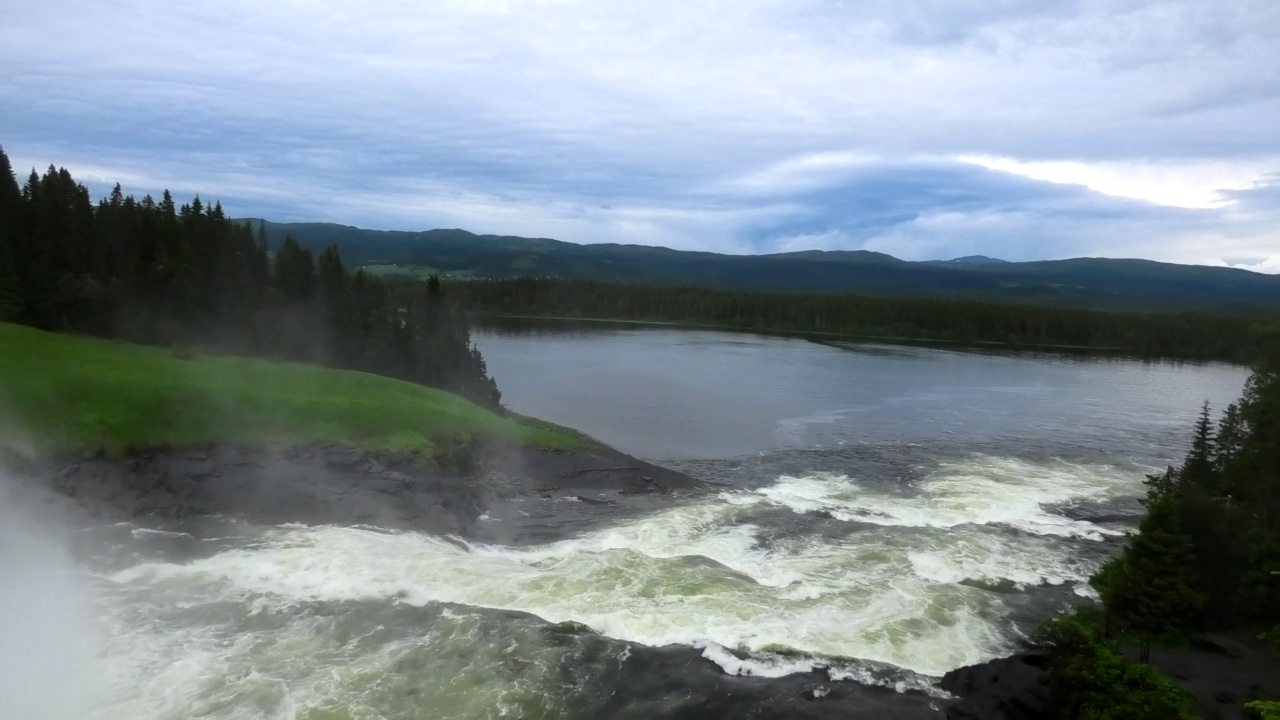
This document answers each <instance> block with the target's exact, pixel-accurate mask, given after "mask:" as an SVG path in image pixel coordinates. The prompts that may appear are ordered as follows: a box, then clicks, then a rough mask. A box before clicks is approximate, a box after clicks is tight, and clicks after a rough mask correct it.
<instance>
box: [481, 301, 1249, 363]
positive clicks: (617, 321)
mask: <svg viewBox="0 0 1280 720" xmlns="http://www.w3.org/2000/svg"><path fill="white" fill-rule="evenodd" d="M471 317H472V319H473V320H474V321H475V327H476V328H477V329H485V328H486V325H485V323H486V321H490V322H492V321H498V322H502V321H519V322H546V323H560V324H573V323H581V324H589V325H617V326H623V327H647V328H666V329H672V330H711V331H717V332H727V333H737V334H746V335H760V336H764V337H780V338H794V339H798V340H808V341H809V342H813V343H817V344H819V345H831V346H833V347H840V343H855V344H882V345H901V346H906V347H925V348H936V349H940V350H951V351H954V352H979V353H980V352H1009V353H1022V352H1030V353H1044V354H1052V355H1074V356H1085V357H1089V356H1093V357H1104V358H1129V359H1136V360H1159V361H1162V362H1173V363H1205V364H1207V363H1224V364H1227V365H1237V366H1241V367H1244V366H1247V363H1237V362H1232V361H1230V360H1219V359H1211V358H1201V357H1185V356H1177V355H1144V354H1141V353H1137V352H1134V351H1131V350H1126V349H1124V348H1120V347H1093V346H1088V345H1040V344H1010V343H1005V342H996V341H974V342H961V341H958V340H945V339H941V338H903V337H893V336H885V335H857V334H848V333H833V332H819V331H808V330H770V329H761V328H748V327H739V326H736V325H714V324H705V323H691V322H674V321H667V320H629V319H623V318H594V317H565V316H557V315H508V314H493V313H481V312H475V313H472V314H471ZM489 327H492V325H490V326H489Z"/></svg>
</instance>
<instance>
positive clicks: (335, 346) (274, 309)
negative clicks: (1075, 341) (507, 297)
mask: <svg viewBox="0 0 1280 720" xmlns="http://www.w3.org/2000/svg"><path fill="white" fill-rule="evenodd" d="M403 292H409V291H408V290H405V291H403ZM418 294H419V295H420V296H421V297H420V298H417V299H415V300H414V301H413V303H411V305H412V307H413V310H412V311H411V312H408V313H406V312H404V311H403V308H404V307H405V306H406V305H405V304H403V303H402V301H401V299H400V298H396V297H393V296H392V295H391V293H390V292H389V291H388V289H387V287H386V285H385V284H384V283H382V282H381V281H378V280H376V279H374V278H370V277H368V276H366V275H364V274H363V273H357V274H356V275H355V276H354V277H353V276H352V275H351V274H350V273H348V272H347V270H346V268H345V267H344V265H343V261H342V258H341V256H340V255H339V253H338V250H337V248H336V247H332V248H329V249H327V250H326V251H325V252H324V253H322V254H321V256H320V259H319V263H317V262H316V260H315V259H314V257H313V255H312V254H311V251H310V250H309V249H307V248H305V247H303V246H302V245H300V244H299V243H297V242H296V241H294V240H293V239H292V238H286V239H285V241H284V242H283V243H281V245H280V248H279V250H278V251H277V252H276V254H275V256H274V258H272V257H271V256H269V254H268V245H267V238H266V234H265V230H264V228H262V227H261V226H259V228H258V231H257V233H256V234H255V232H254V229H253V227H252V226H251V225H249V224H247V223H246V224H236V223H234V222H232V221H231V220H229V219H228V218H227V217H226V215H225V213H224V211H223V209H222V205H221V204H220V203H214V204H213V205H212V206H209V205H208V204H206V203H205V202H203V201H202V200H201V199H200V198H199V197H196V198H195V199H193V200H192V201H191V203H190V204H186V205H183V206H181V207H177V205H176V203H175V202H174V200H173V197H172V196H171V195H170V194H169V192H168V191H165V193H164V195H163V198H162V199H161V201H160V202H159V203H157V202H155V201H154V200H153V199H152V198H151V197H150V196H148V197H146V198H143V199H142V200H141V201H139V200H136V199H134V198H133V197H129V196H126V195H125V194H124V192H123V190H122V189H121V188H120V186H119V185H117V186H115V188H114V189H113V190H112V192H111V194H110V196H109V197H107V198H104V199H103V200H102V201H101V202H99V203H98V204H97V205H96V207H95V206H94V205H93V203H92V202H91V201H90V198H89V192H88V190H86V189H85V188H84V186H82V185H79V184H78V183H76V182H75V180H74V179H72V177H71V175H70V173H68V172H67V171H66V170H59V169H55V168H53V167H50V168H49V169H48V171H46V172H45V173H44V174H43V175H40V174H37V173H35V172H34V171H33V172H32V174H31V176H30V178H29V179H28V180H27V183H26V185H25V187H23V188H21V189H19V187H18V185H17V182H16V181H15V180H14V178H13V174H12V172H11V170H10V169H9V163H8V159H7V158H6V157H5V156H4V154H3V152H2V151H0V320H17V321H19V322H22V323H25V324H28V325H33V326H36V327H40V328H45V329H58V330H73V331H77V332H82V333H88V334H92V335H99V336H106V337H119V338H122V339H127V340H134V341H138V342H144V343H150V344H155V345H163V346H169V347H180V348H183V352H191V351H192V350H194V349H208V350H215V351H219V352H231V353H247V354H259V355H271V356H278V357H282V358H287V359H292V360H302V361H308V362H315V363H321V364H325V365H331V366H334V367H342V368H349V369H356V370H365V371H368V372H374V373H379V374H383V375H389V376H392V377H396V378H400V379H403V380H409V381H412V382H417V383H420V384H424V385H432V386H437V387H442V388H445V389H449V390H453V391H455V392H458V393H460V394H463V395H465V396H467V397H468V398H470V399H472V400H475V401H478V402H480V403H482V404H484V405H486V406H488V407H497V405H498V401H499V399H500V395H499V394H498V391H497V388H496V386H495V385H494V383H493V381H492V380H491V379H490V378H489V377H488V375H487V373H486V369H485V366H484V361H483V360H482V359H481V358H480V356H479V352H478V351H477V350H476V349H475V347H474V346H472V344H471V337H470V331H469V329H468V327H467V324H466V322H465V321H464V320H463V318H462V316H461V315H459V314H458V313H456V312H454V310H453V309H452V307H451V305H450V303H449V301H448V299H446V298H445V297H444V295H442V294H441V293H440V292H439V287H438V284H437V286H436V288H435V290H434V291H433V292H427V289H426V288H425V286H422V287H421V288H420V289H419V293H418Z"/></svg>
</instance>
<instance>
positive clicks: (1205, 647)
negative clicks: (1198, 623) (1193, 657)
mask: <svg viewBox="0 0 1280 720" xmlns="http://www.w3.org/2000/svg"><path fill="white" fill-rule="evenodd" d="M1191 647H1193V648H1195V649H1196V650H1202V651H1204V652H1208V653H1214V654H1216V655H1225V656H1227V657H1229V658H1243V657H1249V656H1250V655H1251V654H1252V653H1251V652H1250V651H1249V648H1247V647H1245V646H1244V645H1243V644H1242V643H1240V642H1237V641H1235V640H1232V639H1231V638H1229V637H1226V636H1225V635H1215V634H1212V633H1204V634H1202V635H1196V636H1195V637H1193V638H1191Z"/></svg>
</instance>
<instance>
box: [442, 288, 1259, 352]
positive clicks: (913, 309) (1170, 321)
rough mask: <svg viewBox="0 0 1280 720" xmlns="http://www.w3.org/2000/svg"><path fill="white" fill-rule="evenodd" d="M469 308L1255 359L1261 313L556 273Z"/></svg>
mask: <svg viewBox="0 0 1280 720" xmlns="http://www.w3.org/2000/svg"><path fill="white" fill-rule="evenodd" d="M450 293H451V294H452V295H453V296H454V297H455V298H456V299H457V300H458V302H459V303H460V304H461V305H462V306H464V307H466V308H467V309H469V310H471V311H473V312H478V313H486V314H497V315H530V316H543V317H570V318H593V319H618V320H647V321H658V322H671V323H685V324H698V325H713V326H718V327H725V328H733V329H739V330H751V331H761V332H800V333H815V334H816V333H823V334H832V335H842V336H850V337H869V338H885V339H894V340H938V341H947V342H954V343H958V344H965V345H978V344H998V345H1008V346H1014V347H1019V346H1022V347H1054V346H1057V347H1073V348H1082V349H1105V350H1113V351H1121V352H1126V353H1133V354H1138V355H1146V356H1152V357H1175V358H1194V359H1216V360H1229V361H1241V362H1244V361H1251V360H1252V359H1254V358H1255V357H1258V355H1259V353H1260V352H1261V347H1262V341H1261V339H1260V335H1259V333H1258V332H1257V330H1258V325H1259V321H1258V320H1257V319H1256V318H1252V319H1251V318H1245V317H1235V316H1209V315H1199V314H1182V315H1171V314H1156V313H1152V314H1147V313H1132V312H1109V311H1099V310H1082V309H1072V308H1062V307H1049V306H1037V305H1014V304H1004V303H989V302H978V301H969V300H948V299H938V298H897V297H875V296H859V295H825V294H823V295H819V294H812V295H793V294H767V293H742V292H733V291H725V290H714V289H708V288H696V287H677V288H672V287H661V288H659V287H649V286H642V285H628V284H620V283H601V282H592V281H579V280H560V279H554V278H520V279H514V278H513V279H503V280H469V281H461V282H455V283H452V284H451V285H450Z"/></svg>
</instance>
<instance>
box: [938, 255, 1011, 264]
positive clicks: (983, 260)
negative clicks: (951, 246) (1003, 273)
mask: <svg viewBox="0 0 1280 720" xmlns="http://www.w3.org/2000/svg"><path fill="white" fill-rule="evenodd" d="M947 262H949V263H952V264H953V265H1006V264H1008V262H1009V261H1008V260H1001V259H1000V258H993V257H987V256H986V255H965V256H964V257H958V258H954V259H952V260H948V261H947Z"/></svg>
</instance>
